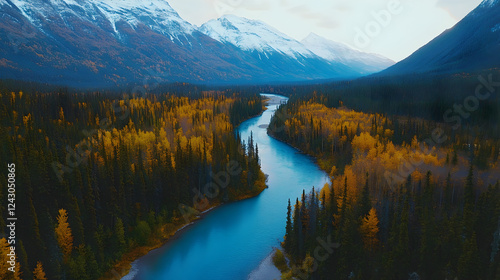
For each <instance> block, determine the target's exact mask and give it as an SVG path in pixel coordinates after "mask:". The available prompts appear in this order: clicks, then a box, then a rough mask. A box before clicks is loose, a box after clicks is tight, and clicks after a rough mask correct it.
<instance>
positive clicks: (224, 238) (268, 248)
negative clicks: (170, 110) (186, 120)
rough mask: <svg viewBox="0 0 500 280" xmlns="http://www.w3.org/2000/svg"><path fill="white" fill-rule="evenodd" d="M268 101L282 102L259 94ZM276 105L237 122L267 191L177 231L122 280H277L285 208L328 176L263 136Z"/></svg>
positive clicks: (133, 265)
mask: <svg viewBox="0 0 500 280" xmlns="http://www.w3.org/2000/svg"><path fill="white" fill-rule="evenodd" d="M263 95H264V96H268V97H271V96H273V97H275V98H274V99H277V98H278V99H279V100H278V103H279V101H280V100H286V98H285V97H282V96H277V95H270V94H263ZM278 106H279V105H273V104H269V105H268V106H267V107H268V110H267V111H265V112H264V113H263V114H262V115H261V116H258V117H255V118H253V119H250V120H248V121H245V122H244V123H242V124H241V125H240V126H239V128H238V130H239V132H240V133H241V136H242V139H248V137H249V136H250V132H252V131H253V135H254V141H255V142H256V143H257V144H258V146H259V156H260V159H261V166H262V171H263V172H264V173H265V174H268V175H269V180H268V186H269V188H268V189H266V190H265V191H264V192H262V194H261V195H259V196H258V197H255V198H251V199H247V200H244V201H240V202H235V203H229V204H225V205H222V206H220V207H218V208H216V209H214V210H212V211H210V212H209V213H207V214H206V215H205V216H204V217H203V218H202V219H201V220H199V221H197V222H195V223H194V224H192V225H190V226H188V227H187V228H185V229H183V230H182V232H179V233H178V236H177V237H176V238H174V239H172V240H171V241H169V242H167V244H165V245H164V246H163V247H161V248H159V249H157V250H154V251H152V252H150V253H149V254H148V255H146V256H144V257H142V258H140V259H138V260H136V261H135V262H134V263H133V264H132V269H131V271H130V273H129V274H128V275H127V276H125V277H124V278H122V279H123V280H129V279H136V280H161V279H165V280H240V279H241V280H243V279H252V280H256V279H263V280H264V279H265V280H272V279H279V271H278V270H277V269H276V268H274V267H272V266H271V265H270V257H269V256H270V254H271V252H272V251H273V247H278V246H279V242H280V241H282V240H283V236H284V234H285V220H286V207H287V202H288V199H291V200H292V204H293V201H294V200H295V198H296V197H299V196H300V195H301V194H302V190H303V189H306V191H308V190H310V189H311V188H312V186H317V187H322V186H323V185H324V184H325V183H326V182H327V181H328V176H327V174H326V173H325V172H323V171H321V170H320V169H319V168H318V166H317V165H316V164H315V163H314V162H313V160H312V159H311V158H310V157H308V156H306V155H303V154H301V153H299V152H298V151H297V150H296V149H294V148H292V147H290V146H289V145H287V144H285V143H282V142H280V141H277V140H275V139H273V138H271V137H269V136H268V135H267V133H266V126H267V124H269V121H270V120H271V117H272V115H273V114H274V112H275V111H276V108H277V107H278Z"/></svg>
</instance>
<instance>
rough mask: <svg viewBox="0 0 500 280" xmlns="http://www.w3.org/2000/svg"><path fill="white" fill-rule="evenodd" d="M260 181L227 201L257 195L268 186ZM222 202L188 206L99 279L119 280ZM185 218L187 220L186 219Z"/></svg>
mask: <svg viewBox="0 0 500 280" xmlns="http://www.w3.org/2000/svg"><path fill="white" fill-rule="evenodd" d="M261 180H262V182H260V181H259V182H258V184H256V189H255V190H254V191H252V192H249V193H245V194H241V195H240V196H238V197H237V198H235V199H234V200H231V201H230V202H227V203H233V202H237V201H243V200H246V199H250V198H254V197H257V196H259V195H260V194H261V193H262V192H263V191H264V190H265V189H267V188H268V187H267V186H266V185H265V176H264V177H263V178H261ZM224 204H225V203H224V202H220V201H215V202H213V203H210V204H209V205H208V206H207V207H206V208H205V209H202V210H201V211H198V210H196V209H193V208H190V209H187V210H186V211H188V212H189V216H180V217H175V218H173V219H172V221H171V222H170V223H167V224H165V225H162V226H161V227H160V229H159V230H157V232H155V233H154V234H152V236H151V237H150V239H149V240H148V242H147V244H148V245H145V246H138V247H134V248H132V249H131V250H130V251H129V252H128V253H125V254H124V255H123V257H122V259H121V260H120V261H118V262H117V263H116V264H115V265H114V266H113V268H112V269H111V270H110V271H108V272H107V273H106V274H105V275H104V276H103V277H101V278H100V280H119V279H122V278H123V277H124V276H126V275H128V274H129V273H130V270H131V268H132V264H133V262H135V261H136V260H137V259H139V258H141V257H143V256H145V255H147V254H148V253H150V252H151V251H153V250H155V249H158V248H161V247H163V246H164V245H165V244H167V242H171V241H173V240H176V239H177V238H179V237H180V236H181V235H182V233H183V231H184V230H185V229H186V228H188V227H189V226H191V225H193V224H194V223H195V222H197V221H198V220H201V219H203V217H204V216H205V215H208V214H209V213H210V211H212V210H214V209H216V208H217V207H220V206H222V205H224ZM186 220H187V221H186Z"/></svg>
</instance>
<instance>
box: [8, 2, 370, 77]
mask: <svg viewBox="0 0 500 280" xmlns="http://www.w3.org/2000/svg"><path fill="white" fill-rule="evenodd" d="M0 53H1V56H0V79H4V78H11V79H20V80H33V81H42V82H48V83H58V84H66V85H72V86H103V85H123V84H128V83H132V82H133V83H137V82H141V83H142V82H144V81H148V80H154V81H155V82H173V81H186V82H203V83H221V82H226V83H256V82H271V81H273V82H274V81H276V82H279V81H283V82H284V81H301V80H314V79H345V78H352V77H359V76H361V75H362V74H364V73H366V69H362V70H360V69H357V66H356V65H354V64H353V66H351V65H349V63H348V62H341V61H337V60H328V59H325V58H322V57H320V56H318V55H316V54H315V53H313V52H312V51H311V50H309V49H308V48H307V47H306V46H304V45H303V44H302V43H301V42H298V41H296V40H294V39H292V38H290V37H288V36H287V35H285V34H283V33H281V32H279V31H278V30H276V29H274V28H272V27H270V26H268V25H266V24H265V23H263V22H260V21H253V20H248V19H244V18H238V17H235V16H224V17H222V18H220V19H218V20H213V21H210V22H208V23H206V24H205V25H203V26H202V27H200V28H197V27H195V26H194V25H192V24H190V23H189V22H187V21H185V20H184V19H182V18H181V17H180V16H179V14H178V13H177V12H176V11H175V10H174V9H172V7H171V6H170V5H169V4H168V2H167V1H165V0H148V1H140V2H139V1H132V0H104V1H98V0H0Z"/></svg>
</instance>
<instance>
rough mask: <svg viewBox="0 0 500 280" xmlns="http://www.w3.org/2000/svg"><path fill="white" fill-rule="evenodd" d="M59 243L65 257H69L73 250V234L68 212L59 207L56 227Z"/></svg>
mask: <svg viewBox="0 0 500 280" xmlns="http://www.w3.org/2000/svg"><path fill="white" fill-rule="evenodd" d="M56 237H57V243H58V244H59V247H60V248H61V250H62V252H63V255H64V257H65V258H67V257H69V255H70V254H71V252H72V251H73V235H72V233H71V228H70V227H69V223H68V213H67V212H66V210H64V209H59V216H57V227H56Z"/></svg>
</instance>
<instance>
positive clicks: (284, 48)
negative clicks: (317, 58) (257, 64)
mask: <svg viewBox="0 0 500 280" xmlns="http://www.w3.org/2000/svg"><path fill="white" fill-rule="evenodd" d="M199 31H200V32H202V33H204V34H205V35H207V36H209V37H211V38H212V39H214V40H217V41H219V42H221V43H231V44H233V45H235V46H237V47H238V48H240V49H242V50H245V51H258V52H263V53H265V54H266V55H267V54H270V53H273V52H280V53H282V54H286V55H289V56H293V57H299V56H305V57H310V56H314V54H313V53H311V51H309V50H308V49H307V48H306V47H304V46H303V45H302V44H301V43H300V42H298V41H297V40H295V39H293V38H291V37H289V36H287V35H285V34H283V33H281V32H280V31H278V30H277V29H275V28H273V27H271V26H269V25H267V24H266V23H264V22H262V21H258V20H250V19H246V18H243V17H238V16H234V15H224V16H222V17H221V18H219V19H216V20H210V21H208V22H207V23H205V24H203V25H202V26H201V27H200V28H199Z"/></svg>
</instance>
